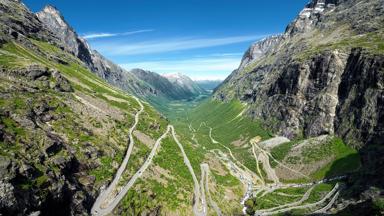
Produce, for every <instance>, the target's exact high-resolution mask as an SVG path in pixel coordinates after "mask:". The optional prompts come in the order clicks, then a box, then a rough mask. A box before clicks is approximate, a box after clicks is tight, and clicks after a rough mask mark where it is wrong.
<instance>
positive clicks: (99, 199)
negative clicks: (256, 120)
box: [91, 97, 144, 215]
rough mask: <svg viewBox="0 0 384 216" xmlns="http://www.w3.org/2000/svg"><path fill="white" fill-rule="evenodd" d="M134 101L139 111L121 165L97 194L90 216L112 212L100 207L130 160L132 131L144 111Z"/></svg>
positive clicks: (132, 144)
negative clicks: (108, 182)
mask: <svg viewBox="0 0 384 216" xmlns="http://www.w3.org/2000/svg"><path fill="white" fill-rule="evenodd" d="M134 99H135V100H136V101H137V103H138V104H139V106H140V110H139V111H138V112H137V113H136V114H135V123H134V124H133V126H132V127H131V128H130V129H129V133H128V137H129V139H128V142H129V143H128V149H127V152H126V154H125V157H124V160H123V162H122V163H121V165H120V167H119V169H118V170H117V172H116V174H115V177H114V179H113V180H112V182H111V183H110V184H109V186H108V187H107V189H106V190H103V191H101V193H100V194H99V196H98V197H97V199H96V202H95V203H94V204H93V206H92V209H91V214H92V215H105V214H103V213H105V212H107V213H106V214H108V213H109V212H111V211H112V210H113V209H110V208H106V209H108V210H109V211H105V210H103V208H102V205H103V204H105V203H106V202H107V201H108V200H109V199H110V195H111V193H112V192H113V191H114V190H115V189H116V186H117V183H118V182H119V180H120V178H121V175H122V174H123V172H124V170H125V168H126V167H127V164H128V161H129V158H130V156H131V153H132V149H133V146H134V144H135V140H134V139H133V131H134V130H135V129H136V126H137V124H138V123H139V117H140V114H141V113H142V112H143V111H144V106H143V104H142V103H141V101H140V100H139V99H138V98H136V97H134Z"/></svg>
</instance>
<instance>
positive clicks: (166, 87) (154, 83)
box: [131, 69, 205, 100]
mask: <svg viewBox="0 0 384 216" xmlns="http://www.w3.org/2000/svg"><path fill="white" fill-rule="evenodd" d="M131 72H132V73H133V74H134V75H135V76H137V77H138V78H139V79H140V80H143V81H144V82H146V83H148V84H149V85H150V86H151V91H152V93H153V94H155V95H158V96H161V97H164V98H168V99H172V100H182V99H193V98H194V97H196V96H198V95H200V94H204V93H205V91H204V90H203V89H201V88H200V87H199V86H197V85H196V83H194V82H193V81H192V80H191V79H190V78H189V77H187V76H185V75H180V76H177V77H172V78H171V77H169V76H167V75H159V74H157V73H154V72H151V71H146V70H142V69H132V70H131Z"/></svg>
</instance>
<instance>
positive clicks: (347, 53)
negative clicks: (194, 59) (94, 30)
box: [0, 0, 384, 216]
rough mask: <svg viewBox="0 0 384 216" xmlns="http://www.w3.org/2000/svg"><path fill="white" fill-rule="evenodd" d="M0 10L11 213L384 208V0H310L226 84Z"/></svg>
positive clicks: (49, 10) (5, 7) (16, 10)
mask: <svg viewBox="0 0 384 216" xmlns="http://www.w3.org/2000/svg"><path fill="white" fill-rule="evenodd" d="M0 13H1V14H0V105H1V106H0V173H1V177H0V215H31V216H32V215H33V216H37V215H42V216H44V215H141V216H144V215H148V216H155V215H188V216H189V215H195V216H207V215H219V216H221V215H328V214H332V215H382V214H384V195H383V194H384V178H383V175H382V173H384V164H383V161H384V157H383V155H384V125H383V123H384V89H383V86H384V2H383V0H369V1H365V0H311V1H310V2H309V3H308V4H307V5H306V6H305V7H304V9H303V10H302V11H301V12H300V14H299V15H298V16H297V17H296V19H295V20H293V21H292V22H291V23H290V24H288V26H287V28H286V30H285V32H283V33H282V34H279V35H275V36H269V37H267V38H265V39H263V40H260V41H257V42H255V43H253V44H252V45H251V46H250V48H249V49H248V50H247V51H246V52H245V54H244V55H243V58H242V60H241V62H239V67H238V68H237V69H236V70H234V71H233V72H232V73H231V74H230V75H229V76H228V77H227V78H226V79H225V80H224V81H223V82H221V81H193V80H192V79H190V78H189V77H188V76H186V75H183V74H181V73H168V74H163V75H160V74H158V73H155V72H151V71H149V70H144V69H132V70H125V69H123V68H121V67H120V66H119V65H117V64H115V63H113V62H112V61H110V60H108V59H107V58H106V57H104V56H103V55H102V54H100V53H99V52H97V51H96V50H93V49H92V48H91V46H90V45H89V44H88V42H87V41H86V40H85V39H84V38H82V37H80V36H79V35H78V34H77V33H76V31H75V30H74V29H73V28H72V27H71V26H70V25H69V24H68V22H67V21H66V20H65V19H64V17H63V15H62V14H61V13H60V12H59V10H58V9H57V8H55V7H53V6H46V7H45V8H44V9H43V10H42V11H40V12H37V13H33V12H32V11H31V10H30V9H28V7H27V6H26V5H25V4H23V3H22V2H21V1H18V0H0Z"/></svg>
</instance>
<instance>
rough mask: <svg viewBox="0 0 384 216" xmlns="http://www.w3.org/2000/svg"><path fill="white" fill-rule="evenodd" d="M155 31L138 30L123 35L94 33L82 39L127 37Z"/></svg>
mask: <svg viewBox="0 0 384 216" xmlns="http://www.w3.org/2000/svg"><path fill="white" fill-rule="evenodd" d="M152 31H154V30H153V29H143V30H137V31H129V32H123V33H94V34H85V35H83V36H82V37H83V38H85V39H96V38H107V37H117V36H127V35H134V34H140V33H145V32H152Z"/></svg>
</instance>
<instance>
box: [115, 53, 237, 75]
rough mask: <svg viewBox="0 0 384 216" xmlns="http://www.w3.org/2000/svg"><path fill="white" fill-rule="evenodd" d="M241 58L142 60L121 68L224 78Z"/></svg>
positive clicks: (123, 65)
mask: <svg viewBox="0 0 384 216" xmlns="http://www.w3.org/2000/svg"><path fill="white" fill-rule="evenodd" d="M240 60H241V58H234V57H220V58H195V59H189V60H172V61H144V62H135V63H127V64H121V65H120V66H122V67H123V68H125V69H127V70H130V69H133V68H142V69H145V70H150V71H154V72H157V73H160V74H166V73H179V72H181V73H183V74H186V75H188V76H189V77H191V78H192V79H193V80H224V79H225V78H226V77H227V76H228V75H229V74H230V73H231V72H232V71H233V70H234V69H236V68H237V67H238V66H239V64H240Z"/></svg>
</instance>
